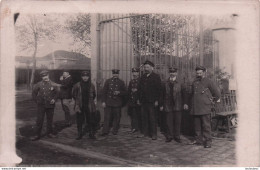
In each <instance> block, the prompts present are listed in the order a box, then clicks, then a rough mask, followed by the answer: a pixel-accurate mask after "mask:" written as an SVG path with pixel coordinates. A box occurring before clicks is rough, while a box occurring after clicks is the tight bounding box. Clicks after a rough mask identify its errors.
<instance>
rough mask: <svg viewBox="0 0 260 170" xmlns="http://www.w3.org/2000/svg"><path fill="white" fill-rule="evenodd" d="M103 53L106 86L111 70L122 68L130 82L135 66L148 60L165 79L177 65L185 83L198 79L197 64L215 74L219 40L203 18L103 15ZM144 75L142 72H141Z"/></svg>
mask: <svg viewBox="0 0 260 170" xmlns="http://www.w3.org/2000/svg"><path fill="white" fill-rule="evenodd" d="M99 19H100V21H99V24H98V27H99V30H100V35H99V36H100V42H99V46H100V47H99V50H100V51H99V54H100V58H99V61H98V62H100V63H99V64H98V65H99V67H100V68H97V70H98V77H97V83H98V84H100V85H101V86H102V84H103V83H104V81H105V80H106V79H107V78H110V77H111V70H112V69H113V68H118V69H120V70H121V72H120V77H121V78H122V79H123V80H124V81H125V82H126V84H128V82H129V80H130V79H131V68H132V67H140V68H141V70H142V63H143V62H144V61H145V60H147V59H148V60H151V61H153V62H154V63H155V72H157V73H158V74H160V76H161V78H162V80H165V78H166V77H168V71H167V70H168V67H170V66H175V67H177V68H178V69H179V75H180V76H181V78H182V80H183V81H184V82H190V81H191V80H192V79H193V78H194V76H195V75H194V69H195V67H196V65H204V66H205V67H206V68H207V70H208V74H211V76H212V77H214V76H213V75H214V70H215V68H216V67H217V66H218V41H216V40H214V37H213V34H212V31H211V30H210V29H206V28H204V26H203V17H202V16H195V15H169V14H167V15H166V14H138V15H137V14H99ZM140 74H142V73H140Z"/></svg>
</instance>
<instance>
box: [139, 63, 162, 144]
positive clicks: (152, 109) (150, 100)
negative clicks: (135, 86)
mask: <svg viewBox="0 0 260 170" xmlns="http://www.w3.org/2000/svg"><path fill="white" fill-rule="evenodd" d="M143 65H144V71H145V74H144V75H142V76H141V79H140V83H139V89H140V92H139V95H140V101H141V104H142V119H143V121H142V125H143V126H144V127H143V130H144V135H143V136H151V137H152V140H156V139H157V120H156V108H157V107H158V104H159V103H158V102H159V97H160V92H161V79H160V76H159V75H158V74H156V73H154V72H153V69H154V64H153V63H152V62H151V61H148V60H147V61H145V62H144V64H143Z"/></svg>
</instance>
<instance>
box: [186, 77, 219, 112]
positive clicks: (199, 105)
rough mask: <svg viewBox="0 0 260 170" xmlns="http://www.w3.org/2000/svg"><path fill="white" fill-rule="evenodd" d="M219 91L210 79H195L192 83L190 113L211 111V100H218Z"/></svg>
mask: <svg viewBox="0 0 260 170" xmlns="http://www.w3.org/2000/svg"><path fill="white" fill-rule="evenodd" d="M219 98H220V91H219V89H218V88H217V86H216V85H215V84H214V83H213V81H211V80H210V79H208V78H206V77H204V78H202V79H196V80H195V81H194V82H193V84H192V102H191V103H192V106H191V107H192V108H191V115H206V114H210V113H211V109H212V104H213V102H215V101H217V100H219Z"/></svg>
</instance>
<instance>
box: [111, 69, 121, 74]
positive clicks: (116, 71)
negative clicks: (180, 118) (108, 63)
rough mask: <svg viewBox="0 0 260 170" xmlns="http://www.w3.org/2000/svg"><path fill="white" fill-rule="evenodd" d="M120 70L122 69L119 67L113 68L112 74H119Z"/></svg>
mask: <svg viewBox="0 0 260 170" xmlns="http://www.w3.org/2000/svg"><path fill="white" fill-rule="evenodd" d="M119 71H120V70H119V69H113V70H112V74H119Z"/></svg>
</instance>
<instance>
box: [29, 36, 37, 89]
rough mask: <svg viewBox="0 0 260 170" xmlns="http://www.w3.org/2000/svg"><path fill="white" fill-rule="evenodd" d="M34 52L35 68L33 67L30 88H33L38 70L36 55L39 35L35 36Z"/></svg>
mask: <svg viewBox="0 0 260 170" xmlns="http://www.w3.org/2000/svg"><path fill="white" fill-rule="evenodd" d="M34 42H35V43H34V52H33V67H32V75H31V81H30V87H31V89H32V88H33V83H34V76H35V69H36V53H37V35H36V34H34Z"/></svg>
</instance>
